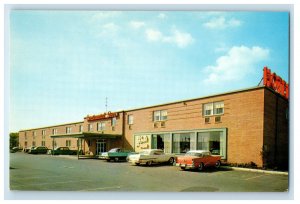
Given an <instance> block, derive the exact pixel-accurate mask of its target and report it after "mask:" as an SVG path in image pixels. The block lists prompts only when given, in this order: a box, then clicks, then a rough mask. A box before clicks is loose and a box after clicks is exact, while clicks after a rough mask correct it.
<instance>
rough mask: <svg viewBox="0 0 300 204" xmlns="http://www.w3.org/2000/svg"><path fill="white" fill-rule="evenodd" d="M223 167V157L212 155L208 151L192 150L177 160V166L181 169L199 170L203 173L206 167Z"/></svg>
mask: <svg viewBox="0 0 300 204" xmlns="http://www.w3.org/2000/svg"><path fill="white" fill-rule="evenodd" d="M220 165H221V156H216V155H212V154H211V152H210V151H207V150H191V151H188V152H187V153H186V154H185V155H183V156H178V157H177V158H176V166H179V167H180V168H181V169H183V170H186V169H198V170H199V171H202V170H203V168H204V167H208V166H214V167H216V168H219V167H220Z"/></svg>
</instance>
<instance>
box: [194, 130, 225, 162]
mask: <svg viewBox="0 0 300 204" xmlns="http://www.w3.org/2000/svg"><path fill="white" fill-rule="evenodd" d="M225 134H226V133H225V132H224V131H207V132H199V133H198V135H197V136H198V138H197V149H199V150H209V151H210V152H211V153H212V154H213V155H221V156H222V158H225V156H226V144H225V143H226V139H225V137H226V135H225Z"/></svg>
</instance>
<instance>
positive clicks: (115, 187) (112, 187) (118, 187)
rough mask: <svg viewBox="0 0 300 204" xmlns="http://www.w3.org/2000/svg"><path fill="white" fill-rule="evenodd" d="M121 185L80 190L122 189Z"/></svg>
mask: <svg viewBox="0 0 300 204" xmlns="http://www.w3.org/2000/svg"><path fill="white" fill-rule="evenodd" d="M120 188H121V186H111V187H101V188H92V189H81V190H79V191H97V190H106V189H120Z"/></svg>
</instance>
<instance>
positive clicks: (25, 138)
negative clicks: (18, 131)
mask: <svg viewBox="0 0 300 204" xmlns="http://www.w3.org/2000/svg"><path fill="white" fill-rule="evenodd" d="M25 140H27V132H25Z"/></svg>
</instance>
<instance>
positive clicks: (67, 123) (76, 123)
mask: <svg viewBox="0 0 300 204" xmlns="http://www.w3.org/2000/svg"><path fill="white" fill-rule="evenodd" d="M83 122H84V121H79V122H72V123H63V124H58V125H50V126H43V127H37V128H30V129H23V130H19V132H23V131H29V130H38V129H44V128H51V127H59V126H64V125H72V124H79V123H83Z"/></svg>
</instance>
